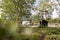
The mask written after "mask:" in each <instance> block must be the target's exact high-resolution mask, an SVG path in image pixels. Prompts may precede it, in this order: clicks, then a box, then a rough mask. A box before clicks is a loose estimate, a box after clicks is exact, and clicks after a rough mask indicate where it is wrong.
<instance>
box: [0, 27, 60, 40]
mask: <svg viewBox="0 0 60 40" xmlns="http://www.w3.org/2000/svg"><path fill="white" fill-rule="evenodd" d="M5 33H7V34H5ZM0 38H2V39H3V40H8V39H9V40H60V28H48V27H41V28H40V27H38V28H37V27H35V28H34V27H33V28H32V27H20V29H19V30H18V31H17V33H14V35H13V34H10V35H9V34H8V32H5V30H3V29H0ZM2 39H1V40H2Z"/></svg>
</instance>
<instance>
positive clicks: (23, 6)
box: [2, 0, 34, 26]
mask: <svg viewBox="0 0 60 40" xmlns="http://www.w3.org/2000/svg"><path fill="white" fill-rule="evenodd" d="M33 3H34V0H4V1H3V6H2V9H3V13H2V15H3V16H4V17H5V20H8V21H9V20H10V21H14V22H17V23H18V24H19V26H20V25H21V22H22V17H23V16H26V15H30V14H31V13H30V10H31V9H32V8H31V7H32V4H33ZM26 17H27V16H26ZM28 17H29V16H28Z"/></svg>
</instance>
